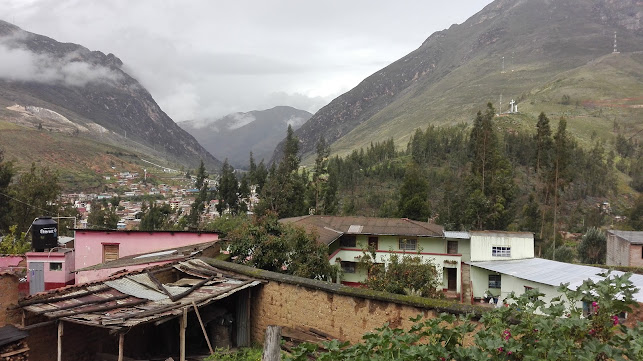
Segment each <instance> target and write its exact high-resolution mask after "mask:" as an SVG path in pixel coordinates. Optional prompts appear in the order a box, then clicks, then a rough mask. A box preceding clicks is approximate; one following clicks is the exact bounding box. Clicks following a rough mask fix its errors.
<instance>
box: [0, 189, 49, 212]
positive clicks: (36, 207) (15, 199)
mask: <svg viewBox="0 0 643 361" xmlns="http://www.w3.org/2000/svg"><path fill="white" fill-rule="evenodd" d="M0 195H3V196H5V197H7V198H9V199H12V200H14V201H16V202H19V203H22V204H24V205H27V206H29V207H32V208H35V209H39V210H41V211H43V212H45V213H49V214H53V212H51V211H48V210H46V209H43V208H40V207H38V206H34V205H33V204H29V203H27V202H23V201H21V200H20V199H18V198H14V197H12V196H10V195H8V194H5V193H2V192H0Z"/></svg>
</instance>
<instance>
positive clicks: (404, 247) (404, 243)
mask: <svg viewBox="0 0 643 361" xmlns="http://www.w3.org/2000/svg"><path fill="white" fill-rule="evenodd" d="M411 245H412V246H413V248H410V246H411ZM397 246H398V249H399V250H400V251H417V249H418V239H417V238H399V239H398V240H397Z"/></svg>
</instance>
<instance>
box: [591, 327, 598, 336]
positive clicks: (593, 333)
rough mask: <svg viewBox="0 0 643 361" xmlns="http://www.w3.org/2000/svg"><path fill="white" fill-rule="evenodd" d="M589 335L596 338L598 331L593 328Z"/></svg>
mask: <svg viewBox="0 0 643 361" xmlns="http://www.w3.org/2000/svg"><path fill="white" fill-rule="evenodd" d="M589 334H590V335H592V336H594V335H595V334H596V330H595V329H593V328H592V329H591V330H589Z"/></svg>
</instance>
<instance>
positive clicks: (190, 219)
mask: <svg viewBox="0 0 643 361" xmlns="http://www.w3.org/2000/svg"><path fill="white" fill-rule="evenodd" d="M207 178H208V173H207V172H206V171H205V165H204V164H203V160H201V163H200V164H199V168H197V171H196V180H195V183H194V186H195V188H196V189H198V190H199V193H197V196H196V197H195V199H194V202H192V206H190V214H188V216H187V223H188V226H190V227H193V228H198V227H199V222H200V220H201V214H202V213H203V211H204V210H205V202H206V201H207V199H208V183H207V182H206V181H205V180H206V179H207Z"/></svg>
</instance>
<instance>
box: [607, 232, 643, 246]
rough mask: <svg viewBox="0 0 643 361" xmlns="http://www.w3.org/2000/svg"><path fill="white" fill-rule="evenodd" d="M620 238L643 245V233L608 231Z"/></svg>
mask: <svg viewBox="0 0 643 361" xmlns="http://www.w3.org/2000/svg"><path fill="white" fill-rule="evenodd" d="M607 233H611V234H613V235H615V236H617V237H618V238H621V239H624V240H626V241H628V242H630V243H633V244H643V231H615V230H611V231H607Z"/></svg>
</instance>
